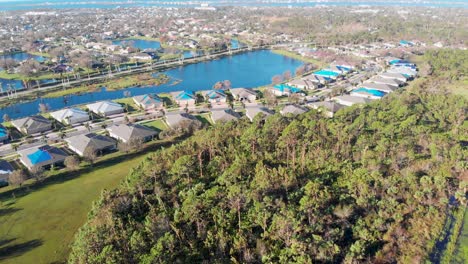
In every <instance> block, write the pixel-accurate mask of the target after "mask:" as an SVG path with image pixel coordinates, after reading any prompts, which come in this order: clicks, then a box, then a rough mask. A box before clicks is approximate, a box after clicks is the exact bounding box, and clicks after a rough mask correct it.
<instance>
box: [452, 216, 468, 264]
mask: <svg viewBox="0 0 468 264" xmlns="http://www.w3.org/2000/svg"><path fill="white" fill-rule="evenodd" d="M452 260H453V262H454V263H460V264H462V263H468V213H467V210H465V216H464V218H463V226H462V230H461V232H460V236H459V237H458V241H457V246H456V249H455V255H454V257H453V258H452Z"/></svg>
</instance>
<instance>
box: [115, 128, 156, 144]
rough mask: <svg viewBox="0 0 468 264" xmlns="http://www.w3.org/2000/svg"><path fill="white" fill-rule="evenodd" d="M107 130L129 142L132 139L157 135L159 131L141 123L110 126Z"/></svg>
mask: <svg viewBox="0 0 468 264" xmlns="http://www.w3.org/2000/svg"><path fill="white" fill-rule="evenodd" d="M107 130H108V131H109V132H110V133H112V134H113V135H115V136H117V137H119V139H122V140H123V141H125V142H127V141H129V140H132V139H145V138H147V137H153V136H156V135H157V132H156V131H154V130H153V129H151V128H148V127H145V126H142V125H139V124H128V125H126V124H120V125H113V126H111V127H108V128H107Z"/></svg>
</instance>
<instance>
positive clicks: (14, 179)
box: [8, 170, 28, 187]
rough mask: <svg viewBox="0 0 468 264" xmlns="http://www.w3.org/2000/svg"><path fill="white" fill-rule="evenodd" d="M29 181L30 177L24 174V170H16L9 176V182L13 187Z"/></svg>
mask: <svg viewBox="0 0 468 264" xmlns="http://www.w3.org/2000/svg"><path fill="white" fill-rule="evenodd" d="M27 179H28V175H26V173H25V172H24V170H15V171H13V172H12V173H11V174H10V175H9V176H8V182H9V183H10V184H11V185H18V186H20V187H21V185H22V184H23V183H24V181H26V180H27Z"/></svg>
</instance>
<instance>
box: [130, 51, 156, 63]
mask: <svg viewBox="0 0 468 264" xmlns="http://www.w3.org/2000/svg"><path fill="white" fill-rule="evenodd" d="M130 58H131V59H134V60H137V61H150V60H152V59H153V57H151V55H149V54H147V53H143V52H140V53H136V54H133V55H131V56H130Z"/></svg>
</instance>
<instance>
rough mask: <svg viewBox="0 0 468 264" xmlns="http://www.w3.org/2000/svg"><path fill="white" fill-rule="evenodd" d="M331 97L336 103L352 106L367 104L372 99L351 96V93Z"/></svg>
mask: <svg viewBox="0 0 468 264" xmlns="http://www.w3.org/2000/svg"><path fill="white" fill-rule="evenodd" d="M332 99H333V100H335V101H336V102H337V103H339V104H342V105H346V106H352V105H354V104H367V103H370V102H371V101H372V100H371V99H369V98H364V97H360V96H352V95H341V96H337V97H333V98H332Z"/></svg>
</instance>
